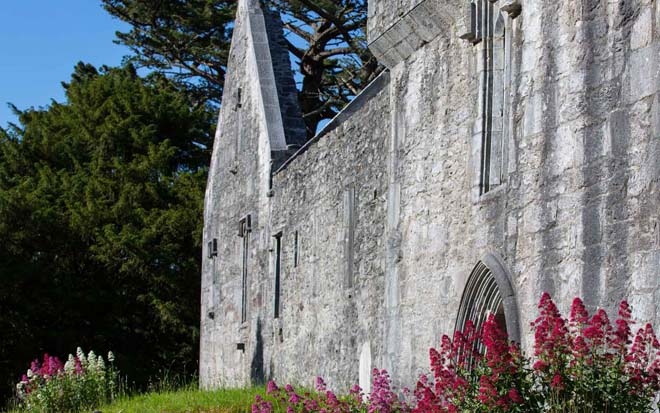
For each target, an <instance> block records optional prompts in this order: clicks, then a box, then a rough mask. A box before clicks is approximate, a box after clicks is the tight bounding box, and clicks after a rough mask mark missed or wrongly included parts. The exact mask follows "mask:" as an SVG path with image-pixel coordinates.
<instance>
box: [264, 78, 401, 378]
mask: <svg viewBox="0 0 660 413" xmlns="http://www.w3.org/2000/svg"><path fill="white" fill-rule="evenodd" d="M383 77H385V79H382V78H381V79H379V80H378V83H379V84H380V85H375V86H379V87H380V88H381V89H382V86H385V88H384V90H381V91H380V92H379V93H378V94H376V96H374V97H373V98H372V99H369V100H367V101H366V102H364V103H362V105H363V106H362V107H360V108H359V109H357V110H356V112H355V113H353V114H352V117H351V118H350V120H348V121H346V122H344V123H342V124H340V125H339V126H337V127H336V128H335V129H334V130H333V131H332V132H330V133H329V134H327V135H325V136H323V137H321V138H320V139H319V141H318V142H316V143H314V144H312V145H310V146H309V148H308V149H307V150H306V151H305V152H304V153H302V154H300V155H299V156H297V158H296V159H295V161H294V162H292V163H291V164H289V165H288V166H286V168H285V169H283V170H281V171H280V172H278V173H277V174H276V175H275V176H274V178H273V190H274V195H273V209H272V214H273V215H272V219H271V231H272V232H273V233H276V232H281V234H282V295H281V300H282V301H281V302H282V314H281V317H280V319H279V320H275V321H273V320H272V315H271V317H270V318H269V319H268V323H273V325H275V326H277V327H278V328H281V329H282V334H281V335H280V336H279V337H278V334H277V333H276V334H275V335H274V337H273V339H272V341H271V342H270V343H269V344H270V345H271V346H272V347H271V349H272V354H273V356H272V357H273V362H272V365H273V370H272V374H273V375H274V376H275V377H287V378H290V379H291V380H294V381H296V382H302V383H308V384H311V383H312V381H311V379H313V377H314V376H315V375H323V376H324V377H328V379H329V380H330V383H332V384H337V385H341V386H342V387H344V388H345V389H348V386H349V385H350V384H352V383H357V382H358V373H359V371H358V364H359V363H358V360H359V355H360V351H361V350H362V347H363V346H364V345H365V343H370V344H368V345H370V346H371V352H372V353H379V352H380V348H381V344H380V343H381V341H382V331H381V323H380V318H381V312H382V302H383V294H384V285H383V279H384V277H383V275H384V272H385V260H384V255H385V244H384V230H385V213H386V196H387V174H386V172H387V166H386V162H387V151H386V148H387V140H388V136H389V130H390V123H389V122H390V119H389V96H388V91H387V83H386V80H387V79H386V77H387V73H385V74H384V75H383ZM355 103H356V102H354V104H355ZM357 103H359V102H357ZM351 109H354V108H352V107H351ZM296 234H297V235H296ZM296 236H297V242H298V248H297V249H298V251H297V253H296V245H295V244H296ZM296 255H297V258H298V262H297V265H296V262H295V258H296ZM273 259H274V257H273ZM271 279H272V277H271ZM271 297H272V294H271V295H270V296H269V301H268V300H267V303H268V304H267V307H269V308H272V298H271ZM293 360H296V361H295V362H293ZM310 366H314V368H313V369H312V370H310Z"/></svg>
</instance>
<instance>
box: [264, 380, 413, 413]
mask: <svg viewBox="0 0 660 413" xmlns="http://www.w3.org/2000/svg"><path fill="white" fill-rule="evenodd" d="M372 382H373V384H372V387H373V391H372V392H371V394H370V395H369V396H368V397H365V395H364V393H363V392H362V389H361V388H360V386H358V385H354V386H353V387H352V388H351V390H350V392H349V394H348V396H345V397H338V396H337V395H336V394H335V393H334V392H333V391H332V390H329V389H328V388H327V385H326V384H325V381H323V378H321V377H317V378H316V386H315V391H314V392H311V391H297V390H296V389H295V388H294V387H293V386H292V385H290V384H287V385H286V386H285V387H284V388H280V387H278V386H277V384H276V383H275V382H274V381H269V382H268V384H267V385H266V396H265V398H264V397H261V396H259V395H257V396H256V401H255V403H254V404H253V405H252V413H272V412H273V411H275V410H276V409H275V407H276V406H280V407H286V412H287V413H294V412H296V413H308V412H309V413H311V412H320V413H350V412H355V411H366V412H368V413H395V412H400V411H408V408H407V406H406V405H405V403H404V402H402V401H400V400H399V398H398V396H397V395H396V393H394V391H393V390H392V386H391V381H390V377H389V374H388V373H387V371H385V370H378V369H374V370H373V371H372Z"/></svg>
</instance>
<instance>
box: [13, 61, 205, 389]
mask: <svg viewBox="0 0 660 413" xmlns="http://www.w3.org/2000/svg"><path fill="white" fill-rule="evenodd" d="M65 87H66V93H67V102H66V103H63V104H60V103H55V102H53V103H52V105H51V106H50V107H49V108H48V109H45V110H34V109H31V110H27V111H24V112H21V113H20V116H19V119H20V123H21V125H20V127H19V126H12V127H11V128H10V129H9V130H2V129H0V245H1V248H0V277H1V281H2V288H0V314H2V316H1V317H0V331H2V336H1V337H2V338H1V339H0V377H1V379H2V382H1V383H0V386H2V387H1V388H2V392H4V394H6V392H7V391H11V388H12V383H15V382H16V381H17V379H18V378H19V374H20V373H22V371H23V370H24V368H25V365H27V363H29V361H30V360H31V359H33V358H35V357H37V356H39V355H41V354H42V353H44V352H49V353H51V354H55V355H58V356H60V357H64V356H66V354H68V352H70V351H71V349H75V348H76V347H77V346H82V347H83V348H85V349H89V348H94V349H97V351H100V352H105V351H107V350H113V351H114V352H115V353H116V354H117V362H118V367H119V368H120V369H121V370H122V371H123V372H125V373H128V375H129V377H130V378H131V380H136V381H138V382H140V381H142V382H145V381H146V379H147V377H149V376H153V377H156V376H159V375H162V374H164V373H163V372H164V371H170V372H172V373H175V372H183V371H184V370H185V371H186V372H188V373H191V372H193V371H194V370H195V369H196V358H197V350H198V327H197V326H198V320H199V289H200V281H199V280H200V276H199V274H200V260H201V229H202V215H203V213H202V212H203V198H204V187H205V184H206V174H207V165H208V164H209V152H210V145H211V140H212V135H211V128H210V125H211V123H212V118H213V114H212V113H211V112H210V111H209V110H208V109H207V108H206V107H205V106H197V107H196V109H191V108H192V107H194V105H193V104H192V102H191V101H190V100H191V99H190V97H189V96H188V95H187V94H183V93H180V92H179V91H178V89H177V87H176V86H175V85H173V84H172V82H170V81H169V80H167V79H165V78H164V77H162V76H160V75H154V76H151V77H149V78H148V79H142V78H140V77H138V76H137V75H136V73H135V70H134V69H133V67H131V66H127V67H124V68H118V69H107V68H104V69H102V70H101V71H100V72H99V71H97V70H96V69H95V68H94V67H91V66H89V65H83V64H79V65H78V66H77V67H76V70H75V73H74V74H73V75H72V79H71V82H70V83H69V84H66V85H65ZM159 370H161V371H163V372H159Z"/></svg>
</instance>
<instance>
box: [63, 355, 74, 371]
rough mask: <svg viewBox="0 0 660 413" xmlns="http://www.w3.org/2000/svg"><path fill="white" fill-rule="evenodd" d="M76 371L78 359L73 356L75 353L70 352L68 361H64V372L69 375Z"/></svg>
mask: <svg viewBox="0 0 660 413" xmlns="http://www.w3.org/2000/svg"><path fill="white" fill-rule="evenodd" d="M75 371H76V360H75V359H74V358H73V354H69V358H68V359H67V361H66V363H64V372H65V373H66V374H68V375H71V374H73V373H74V372H75Z"/></svg>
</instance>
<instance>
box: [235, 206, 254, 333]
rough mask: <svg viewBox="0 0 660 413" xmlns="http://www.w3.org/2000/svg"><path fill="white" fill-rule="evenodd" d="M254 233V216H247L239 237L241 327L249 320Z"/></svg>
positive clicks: (241, 224)
mask: <svg viewBox="0 0 660 413" xmlns="http://www.w3.org/2000/svg"><path fill="white" fill-rule="evenodd" d="M251 232H252V215H251V214H246V215H244V216H243V218H241V219H240V220H239V221H238V236H239V237H240V238H242V240H241V325H243V324H245V323H247V318H248V301H249V300H248V294H249V288H248V260H249V258H250V233H251Z"/></svg>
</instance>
